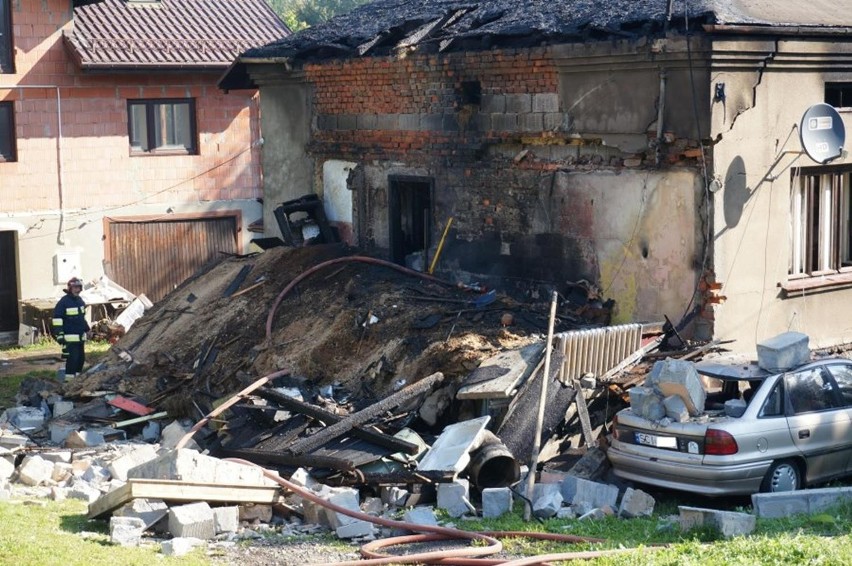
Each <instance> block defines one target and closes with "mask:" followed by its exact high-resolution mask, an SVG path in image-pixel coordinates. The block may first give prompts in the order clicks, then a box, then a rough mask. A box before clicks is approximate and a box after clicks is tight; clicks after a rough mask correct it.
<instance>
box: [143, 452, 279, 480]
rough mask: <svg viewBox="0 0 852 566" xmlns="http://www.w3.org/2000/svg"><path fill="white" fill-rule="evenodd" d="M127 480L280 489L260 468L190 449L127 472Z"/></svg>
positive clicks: (167, 455) (163, 455)
mask: <svg viewBox="0 0 852 566" xmlns="http://www.w3.org/2000/svg"><path fill="white" fill-rule="evenodd" d="M127 477H128V478H143V479H163V480H182V481H190V482H199V483H216V484H221V485H266V486H276V485H278V484H276V483H275V482H273V481H272V480H270V479H267V478H266V477H264V475H263V471H262V470H261V469H260V468H257V467H254V466H246V465H244V464H238V463H236V462H227V461H225V460H220V459H219V458H214V457H212V456H206V455H203V454H199V453H198V452H197V451H196V450H191V449H188V448H181V449H180V450H172V451H170V452H167V453H165V454H162V455H160V456H158V457H157V458H155V459H154V460H149V461H148V462H145V463H144V464H141V465H139V466H136V467H135V468H131V469H130V470H128V471H127Z"/></svg>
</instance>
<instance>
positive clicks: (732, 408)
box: [725, 399, 748, 418]
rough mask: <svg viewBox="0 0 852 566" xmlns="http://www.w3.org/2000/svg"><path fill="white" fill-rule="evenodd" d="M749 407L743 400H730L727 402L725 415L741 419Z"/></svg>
mask: <svg viewBox="0 0 852 566" xmlns="http://www.w3.org/2000/svg"><path fill="white" fill-rule="evenodd" d="M747 406H748V405H747V404H746V402H745V401H743V400H742V399H728V400H727V401H725V415H727V416H729V417H734V418H739V417H741V416H743V413H745V410H746V407H747Z"/></svg>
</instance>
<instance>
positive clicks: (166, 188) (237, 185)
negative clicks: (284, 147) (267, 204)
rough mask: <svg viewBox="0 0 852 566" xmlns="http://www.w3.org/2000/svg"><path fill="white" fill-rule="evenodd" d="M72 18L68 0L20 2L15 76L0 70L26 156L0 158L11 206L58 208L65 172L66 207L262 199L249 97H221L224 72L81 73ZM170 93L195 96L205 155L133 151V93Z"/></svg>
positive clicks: (2, 186)
mask: <svg viewBox="0 0 852 566" xmlns="http://www.w3.org/2000/svg"><path fill="white" fill-rule="evenodd" d="M70 17H71V7H70V2H69V1H68V0H45V1H42V0H20V1H19V2H15V3H13V12H12V19H13V29H14V33H15V37H14V43H15V64H16V73H15V74H4V75H0V101H14V102H15V121H16V133H17V150H18V161H17V162H15V163H2V164H0V180H2V182H0V191H2V195H3V199H2V200H3V212H7V213H13V212H27V211H37V210H55V209H57V208H59V204H60V203H59V190H58V187H59V184H60V178H61V184H62V188H63V190H62V192H63V194H64V199H63V200H64V202H63V203H62V204H63V206H64V207H66V208H82V207H95V206H98V207H105V208H107V209H109V208H110V207H118V206H120V205H122V204H131V203H133V204H136V203H141V202H145V203H159V202H162V203H184V202H207V201H213V200H222V199H251V198H256V197H260V196H261V188H260V167H259V160H258V159H257V157H258V155H257V154H256V150H250V149H249V148H250V145H251V142H252V139H256V138H257V137H259V133H258V129H259V126H258V116H257V105H256V101H255V99H254V98H253V96H252V94H251V93H248V94H245V95H239V94H236V93H231V94H228V95H225V94H223V93H222V92H220V91H219V90H218V89H217V88H216V86H215V84H216V80H217V78H218V74H216V73H212V74H210V73H208V74H200V73H197V74H192V73H186V72H184V73H180V74H150V73H138V74H124V75H103V74H100V75H98V74H95V75H86V74H83V73H81V72H80V71H79V70H78V69H77V68H76V67H75V66H74V64H73V62H72V61H71V60H70V59H69V58H68V55H67V53H66V51H65V48H64V46H63V43H62V38H61V30H62V29H63V27H65V26H67V25H70V24H69V20H70ZM13 85H14V86H22V87H25V88H4V87H10V86H13ZM41 87H44V88H41ZM166 97H180V98H184V97H192V98H195V100H196V117H197V124H198V131H199V154H198V155H193V156H133V157H131V156H130V154H129V141H128V136H127V99H128V98H166ZM60 118H61V139H60V123H59V119H60Z"/></svg>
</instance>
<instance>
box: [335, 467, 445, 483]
mask: <svg viewBox="0 0 852 566" xmlns="http://www.w3.org/2000/svg"><path fill="white" fill-rule="evenodd" d="M453 477H454V474H452V473H448V472H442V471H429V472H415V471H413V470H407V469H401V470H398V471H395V472H375V473H365V472H363V471H362V470H360V469H358V470H355V471H354V473H346V474H343V475H334V476H329V477H328V478H326V481H325V483H329V484H331V483H333V484H334V485H341V486H359V485H360V486H363V485H365V484H368V485H373V486H382V485H401V484H424V483H432V484H436V483H449V482H451V481H453Z"/></svg>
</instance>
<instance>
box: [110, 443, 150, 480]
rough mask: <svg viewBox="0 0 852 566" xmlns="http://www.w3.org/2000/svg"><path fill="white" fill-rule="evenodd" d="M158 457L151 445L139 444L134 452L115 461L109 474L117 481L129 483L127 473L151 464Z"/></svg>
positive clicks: (111, 464)
mask: <svg viewBox="0 0 852 566" xmlns="http://www.w3.org/2000/svg"><path fill="white" fill-rule="evenodd" d="M156 457H157V451H156V450H155V449H154V447H153V446H151V445H150V444H139V445H138V446H136V447H135V448H134V449H133V450H131V451H130V452H128V453H127V454H124V455H123V456H119V457H118V458H116V459H115V460H113V461H112V462H111V463H110V464H109V466H108V468H107V469H108V470H109V473H110V474H111V475H112V477H114V478H115V479H119V480H121V481H127V472H128V471H129V470H132V469H133V468H135V467H136V466H141V465H142V464H144V463H145V462H150V461H151V460H153V459H155V458H156Z"/></svg>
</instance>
